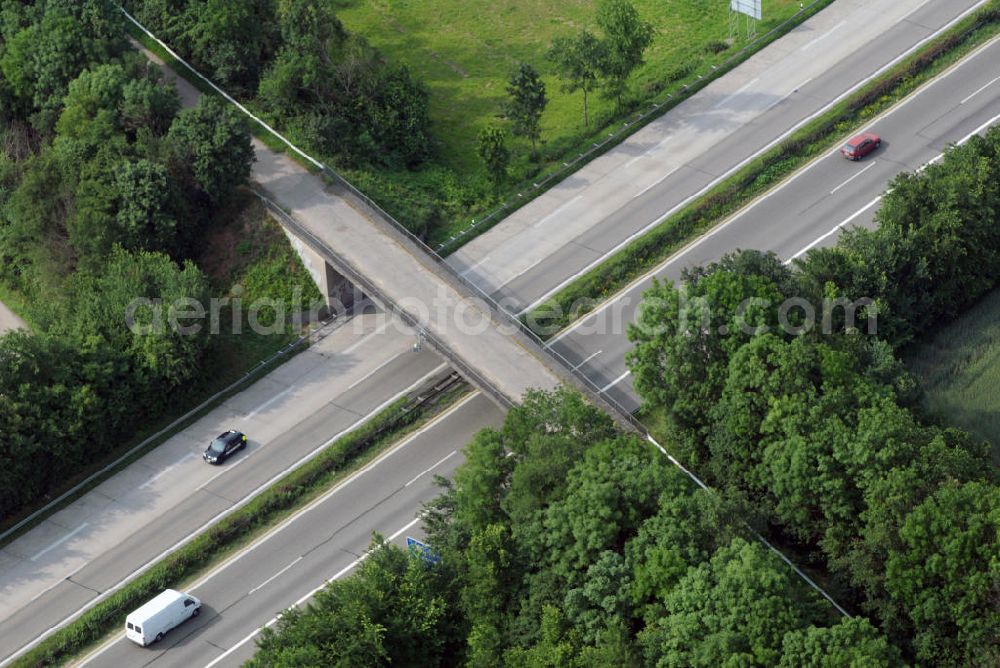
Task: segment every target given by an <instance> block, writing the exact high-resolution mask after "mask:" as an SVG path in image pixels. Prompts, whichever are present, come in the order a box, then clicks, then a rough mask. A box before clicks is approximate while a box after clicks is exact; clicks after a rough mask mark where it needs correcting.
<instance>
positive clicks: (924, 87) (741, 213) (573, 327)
mask: <svg viewBox="0 0 1000 668" xmlns="http://www.w3.org/2000/svg"><path fill="white" fill-rule="evenodd" d="M998 42H1000V37H994V38H993V39H991V40H990V41H988V42H986V43H985V44H983V45H982V46H981V47H980V48H978V49H976V50H975V51H973V52H972V53H970V54H969V55H967V56H966V57H965V58H963V59H962V60H960V61H958V62H957V63H955V64H953V65H952V66H951V67H950V68H948V69H947V70H946V71H945V72H943V73H941V74H940V75H939V76H938V77H935V78H934V79H931V80H930V81H928V82H926V83H925V84H924V85H922V86H921V87H920V88H918V89H917V90H915V91H913V92H912V93H910V94H909V95H908V96H907V97H906V98H905V99H903V100H902V101H900V102H899V103H898V104H897V105H895V106H893V107H892V108H890V109H887V110H886V111H885V112H884V113H883V114H880V115H879V116H877V117H876V118H874V119H873V120H872V121H871V122H870V123H869V124H868V125H866V126H864V127H863V129H861V130H859V131H857V132H865V131H867V130H868V129H870V128H871V127H872V126H874V125H875V124H876V123H879V122H881V121H883V120H884V119H885V118H887V117H888V116H890V115H892V114H893V113H895V112H896V111H898V110H899V109H901V108H902V107H904V106H905V105H906V104H908V103H910V102H912V101H913V100H915V99H916V98H917V97H918V96H919V95H920V94H921V93H923V92H924V91H926V90H927V89H929V88H931V87H932V86H933V85H934V84H935V83H936V82H938V81H940V80H942V79H944V78H945V77H947V76H949V75H951V74H953V73H954V72H956V71H958V70H959V69H960V68H961V66H962V65H964V64H966V63H969V62H971V61H972V60H973V59H974V58H975V57H976V56H978V55H980V54H981V53H982V52H983V51H985V50H986V49H988V48H990V47H992V46H994V45H995V44H996V43H998ZM972 134H976V133H975V132H973V133H972ZM971 136H972V135H971V134H970V135H969V136H968V137H966V138H965V139H963V140H962V141H961V142H959V143H964V142H965V141H968V139H969V138H970V137H971ZM838 150H840V149H839V148H837V147H834V148H833V149H831V150H830V151H828V152H827V153H824V154H821V155H819V156H817V157H816V158H814V159H813V160H812V161H810V162H809V163H808V164H806V165H805V166H803V167H802V168H801V169H799V170H798V171H797V172H795V173H794V174H792V175H791V176H789V177H788V178H787V179H785V180H784V181H782V182H781V183H780V184H779V185H778V186H776V187H775V188H773V189H772V190H770V191H768V192H767V193H765V194H763V195H761V196H760V197H758V198H757V199H755V200H753V201H752V202H750V203H749V204H747V205H746V206H745V207H743V208H742V209H740V210H739V211H737V212H736V213H734V214H733V215H732V216H730V217H729V218H727V219H726V220H724V221H723V222H721V223H719V224H718V225H716V226H715V227H713V228H712V229H711V230H709V231H708V232H706V233H705V234H703V235H702V236H700V237H698V238H697V239H694V240H692V241H691V242H690V243H688V244H687V245H686V246H684V247H683V248H681V249H680V250H678V251H677V252H676V253H674V254H673V255H671V256H670V257H668V258H667V259H666V260H664V261H663V262H662V263H661V264H659V265H657V266H656V267H654V268H653V269H650V270H649V271H648V272H646V273H645V274H642V275H641V276H638V277H637V278H635V279H634V280H633V281H632V282H631V283H629V284H628V285H626V286H625V287H624V288H622V289H621V290H619V291H618V292H617V293H616V294H615V295H613V296H612V297H610V298H608V299H607V300H605V301H604V302H603V303H602V304H601V305H600V306H598V307H597V308H595V309H594V310H593V311H591V312H590V313H588V314H587V315H586V316H585V317H583V318H581V319H579V320H577V321H575V322H573V323H572V324H570V325H569V326H568V327H566V328H565V329H563V330H562V331H561V332H559V333H558V334H556V335H555V336H554V337H552V338H551V339H549V341H548V342H547V343H546V344H545V347H546V348H547V347H549V346H552V345H554V344H555V343H556V342H557V341H559V340H560V339H562V338H563V337H565V336H567V335H569V334H571V333H572V332H573V331H575V330H576V329H578V328H580V327H581V326H583V325H584V324H586V323H588V322H590V321H591V320H593V319H594V318H595V317H596V316H597V315H598V314H599V313H601V312H603V311H604V310H606V309H607V308H609V307H610V306H612V305H613V304H615V303H616V302H617V301H618V300H619V299H621V298H622V297H623V296H624V295H626V294H628V293H629V292H631V291H632V290H634V289H635V287H636V286H637V285H640V284H641V283H643V282H645V281H647V280H649V279H650V277H652V276H656V275H657V274H659V273H660V272H662V271H663V270H664V269H666V268H667V267H669V266H670V265H671V264H673V263H674V262H676V261H677V260H680V259H682V258H683V257H684V256H685V255H686V254H687V253H689V252H690V251H692V250H693V249H694V248H696V247H697V246H699V245H700V244H701V243H702V242H704V241H707V240H708V239H710V238H712V237H713V236H715V235H716V234H718V233H719V232H721V231H722V230H723V229H725V228H726V227H728V226H729V225H731V224H732V223H733V222H735V221H737V220H739V218H740V217H742V216H744V215H746V214H747V213H748V212H749V211H750V210H752V209H753V208H755V207H756V206H757V205H758V204H760V203H761V202H763V201H765V200H766V199H768V198H769V197H771V196H772V195H774V194H776V193H777V192H779V191H781V190H783V189H784V188H786V187H788V186H789V185H790V184H792V183H793V182H794V181H795V180H797V179H798V178H799V177H800V176H802V175H803V174H805V173H806V172H807V171H809V170H810V169H812V168H813V167H814V166H816V165H817V164H818V163H820V162H821V161H823V160H825V159H827V158H828V157H830V156H832V155H834V154H835V153H836V152H837V151H838ZM940 159H941V156H940V155H939V156H937V157H936V158H935V160H932V161H931V162H934V161H936V160H940ZM675 208H676V207H675ZM670 215H672V214H667V216H670ZM659 220H662V218H660V219H659ZM605 257H607V256H605ZM581 273H583V272H581ZM573 278H575V276H574V277H573ZM569 280H572V279H569ZM569 280H567V281H565V282H569ZM556 291H557V290H553V291H551V292H556ZM551 292H550V293H549V294H551ZM544 299H545V297H543V298H542V299H540V300H538V301H536V302H535V305H537V304H539V303H541V301H542V300H544ZM533 306H534V305H533ZM533 306H529V307H527V308H525V309H524V310H523V311H521V313H524V312H525V311H528V310H530V309H531V308H533ZM519 315H520V314H519Z"/></svg>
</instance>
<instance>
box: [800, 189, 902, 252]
mask: <svg viewBox="0 0 1000 668" xmlns="http://www.w3.org/2000/svg"><path fill="white" fill-rule="evenodd" d="M883 197H884V195H879V196H878V197H876V198H875V199H873V200H872V201H870V202H868V204H865V205H864V206H863V207H861V208H860V209H858V210H857V211H855V212H854V213H852V214H851V215H850V216H848V217H847V219H845V220H844V221H843V222H840V223H837V224H836V225H835V226H834V227H833V229H831V230H830V231H828V232H826V233H825V234H823V235H821V236H819V237H816V238H815V239H813V240H812V241H810V242H809V244H808V245H807V246H806V247H805V248H803V249H802V250H800V251H799V252H798V253H796V254H795V255H793V256H792V257H790V258H788V259H787V260H785V264H791V263H792V262H794V261H795V260H797V259H798V258H799V257H800V256H802V255H804V254H805V253H807V252H809V251H811V250H812V249H813V248H815V247H816V246H818V245H819V244H821V243H823V242H824V241H825V240H826V239H827V238H829V237H830V235H832V234H834V233H835V232H837V231H838V230H840V228H842V227H844V226H846V225H848V224H850V223H851V222H852V221H853V220H854V219H856V218H857V217H858V216H860V215H861V214H863V213H864V212H865V211H867V210H868V209H870V208H872V207H873V206H875V205H876V204H878V203H879V202H881V201H882V198H883Z"/></svg>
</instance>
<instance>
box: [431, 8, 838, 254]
mask: <svg viewBox="0 0 1000 668" xmlns="http://www.w3.org/2000/svg"><path fill="white" fill-rule="evenodd" d="M832 2H833V0H817V1H815V2H812V3H810V4H808V5H807V6H805V7H804V8H802V9H800V10H799V11H798V12H797V13H796V14H794V15H793V16H791V17H789V18H787V19H785V20H784V21H783V22H781V23H780V24H779V25H777V26H775V27H774V28H772V29H771V30H770V31H769V32H767V33H766V34H764V35H760V36H758V37H756V38H755V39H754V41H752V42H749V43H747V44H746V45H744V46H743V47H742V48H740V50H739V51H737V52H736V53H735V54H732V55H728V56H726V58H725V59H720V58H713V57H709V58H707V59H706V60H705V61H704V62H702V63H700V65H701V66H700V67H695V66H694V65H693V64H690V66H689V67H688V66H687V65H685V66H682V69H687V70H688V73H687V74H685V75H684V76H682V77H679V78H678V79H676V80H674V81H672V82H671V84H670V86H669V92H667V93H665V92H664V91H665V90H666V88H665V89H664V91H660V92H657V93H656V94H652V95H649V96H646V97H643V98H642V99H638V100H634V101H633V102H632V103H631V104H630V105H629V110H628V111H617V112H614V113H611V114H610V115H609V116H608V117H607V118H605V119H603V120H600V121H598V122H596V123H595V127H594V129H593V130H592V131H590V132H587V133H586V134H585V135H584V136H582V137H577V138H572V139H571V138H568V137H559V138H557V139H553V140H551V141H552V144H553V145H559V146H560V147H561V148H558V149H556V150H552V151H551V155H547V156H546V158H545V162H547V163H549V164H548V166H547V167H542V168H539V169H538V171H536V172H533V173H532V174H530V175H529V178H527V179H526V180H525V181H523V182H521V183H519V184H517V185H515V186H513V187H507V188H505V192H506V195H505V197H506V199H505V200H504V201H503V203H501V204H500V205H499V206H496V207H494V208H493V209H492V210H489V211H486V212H483V213H482V214H480V215H479V216H478V217H476V218H474V219H473V220H472V222H471V223H470V222H466V221H462V222H461V223H458V224H451V225H449V226H447V227H444V228H440V229H434V230H432V231H431V238H430V239H429V242H428V243H430V244H431V246H435V244H436V248H435V252H437V253H438V254H439V255H442V256H446V255H448V254H450V253H453V252H455V251H457V250H458V249H459V248H461V247H462V246H464V245H465V244H467V243H469V242H470V241H472V240H473V239H475V238H476V237H478V236H479V235H480V234H484V233H486V232H488V231H489V230H490V229H492V228H493V227H494V226H496V225H498V224H499V223H501V222H503V220H504V219H505V218H506V217H507V216H509V215H511V214H512V213H514V212H515V211H517V210H518V209H520V208H521V207H524V206H526V205H527V204H528V203H529V202H531V201H532V200H534V199H536V198H538V197H540V196H541V195H543V194H545V193H546V192H548V191H549V190H551V189H552V188H554V187H556V186H558V185H559V184H560V183H561V182H562V181H563V180H564V179H566V178H567V177H569V176H570V175H572V174H575V173H576V172H578V171H579V170H581V169H583V168H584V167H585V166H586V165H587V164H589V163H590V162H592V161H593V160H596V159H597V158H599V157H601V156H602V155H604V154H605V153H607V152H609V151H610V150H612V149H613V148H615V147H616V146H618V145H620V144H622V143H623V142H625V141H626V140H628V138H629V137H631V136H632V135H634V134H635V133H636V132H638V131H639V130H641V129H642V128H644V127H646V126H647V125H649V124H650V123H652V122H653V121H655V120H656V119H658V118H661V117H662V116H663V115H664V114H666V113H667V112H669V111H670V110H671V109H673V108H674V107H676V106H677V105H679V104H681V103H682V102H684V101H686V100H688V99H690V98H691V97H693V96H694V95H695V94H697V93H698V92H700V91H701V90H702V89H703V88H705V87H707V86H708V85H709V84H711V83H712V82H714V81H716V80H717V79H719V78H720V77H723V76H725V75H726V74H728V73H729V72H731V71H732V70H734V69H736V68H737V67H739V66H740V65H742V64H743V63H745V62H746V61H747V60H749V59H750V58H752V57H753V56H754V55H756V54H757V53H759V52H760V51H762V50H763V49H764V48H765V47H767V46H769V45H771V44H773V43H774V42H776V41H777V40H779V39H781V38H782V37H784V36H785V35H787V34H788V33H790V32H791V31H792V30H794V29H795V28H797V27H799V26H800V25H802V24H803V23H805V22H806V21H808V20H809V19H811V18H812V17H814V16H815V15H816V14H819V12H820V11H822V10H823V9H825V8H826V7H828V6H829V5H830V4H831V3H832ZM636 109H641V110H640V111H636Z"/></svg>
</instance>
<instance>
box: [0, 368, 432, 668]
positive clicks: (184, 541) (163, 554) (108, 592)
mask: <svg viewBox="0 0 1000 668" xmlns="http://www.w3.org/2000/svg"><path fill="white" fill-rule="evenodd" d="M401 354H406V353H401ZM446 368H448V365H447V364H441V365H440V366H438V367H436V368H435V369H434V370H433V371H431V372H429V373H427V374H425V375H424V376H423V377H421V378H420V379H419V380H417V381H416V382H415V383H413V384H412V385H410V386H409V387H407V388H406V389H404V390H402V391H400V392H398V393H397V394H395V395H393V396H392V397H391V398H389V399H387V400H386V401H384V402H383V403H382V404H380V405H379V406H377V407H376V408H374V409H373V410H372V411H370V412H369V413H368V414H367V415H365V416H364V417H362V418H359V419H358V420H357V421H356V422H354V423H353V424H351V425H350V426H349V427H347V428H346V429H344V430H342V431H341V432H340V433H338V434H337V435H336V436H334V437H333V438H331V439H329V440H328V441H326V442H325V443H324V444H323V445H321V446H319V447H317V448H316V449H315V450H313V451H312V452H310V453H309V454H307V455H306V456H304V457H303V458H301V459H300V460H299V461H297V462H295V463H294V464H292V465H291V466H289V467H287V468H286V469H285V470H283V471H281V472H279V473H277V474H276V475H275V476H273V477H272V478H271V479H270V480H268V481H267V482H265V483H263V484H262V485H260V487H258V488H257V489H255V490H254V491H253V492H251V493H250V494H248V495H246V496H244V497H243V498H242V499H240V500H239V501H238V502H237V503H234V504H233V505H232V506H230V507H229V508H227V509H226V510H224V511H223V512H221V513H220V514H218V515H216V516H215V517H213V518H212V519H211V520H209V521H208V522H205V523H204V524H203V525H202V526H200V527H198V528H197V529H195V530H194V531H193V532H191V533H189V534H188V535H186V536H185V537H184V538H182V539H180V540H179V541H177V542H176V543H174V544H173V545H171V546H170V547H168V548H167V549H166V550H164V551H162V552H161V553H160V554H158V555H156V556H155V557H153V558H152V559H150V560H149V561H147V562H146V563H145V564H143V565H142V566H140V567H139V568H137V569H136V570H134V571H132V572H131V573H130V574H129V575H127V576H125V578H123V579H122V580H119V581H118V583H117V584H115V585H112V586H111V587H109V588H108V589H105V590H104V591H103V592H102V593H101V594H99V595H98V596H96V597H94V598H93V599H91V600H90V601H88V602H87V603H86V604H84V605H83V606H81V607H80V608H79V609H77V610H76V611H75V612H73V613H71V614H70V615H67V616H66V617H64V618H63V619H62V620H60V621H58V622H56V623H55V624H54V625H53V626H51V627H49V628H48V629H47V630H45V631H43V632H42V633H41V634H39V635H38V637H37V638H35V639H34V640H32V641H31V642H29V643H28V644H26V645H24V646H22V647H20V648H19V649H18V650H17V651H16V652H13V653H12V654H10V655H8V656H7V657H5V658H4V659H3V660H2V661H0V666H5V665H7V664H8V663H10V662H12V661H14V660H15V659H17V658H18V657H19V656H21V655H22V654H24V653H25V652H28V651H30V650H31V649H32V648H34V647H35V646H37V645H38V644H39V643H41V642H42V641H43V640H45V639H46V638H48V637H49V636H50V635H52V634H53V633H54V632H55V631H57V630H58V629H60V628H61V627H63V626H65V625H66V624H68V623H70V622H72V621H74V620H75V619H76V618H77V617H79V616H80V615H82V614H83V613H85V612H86V611H87V610H89V609H90V608H92V607H94V606H95V605H97V604H98V603H100V602H101V601H103V600H105V599H107V598H108V597H109V596H111V595H113V594H114V593H115V592H117V591H118V590H119V589H121V588H122V587H124V586H125V585H127V584H128V583H129V582H131V581H132V580H134V579H136V578H137V577H139V576H140V575H142V574H143V573H145V572H146V571H147V570H149V569H150V568H152V567H153V565H155V564H156V563H157V562H158V561H160V560H161V559H163V558H164V557H166V556H168V555H169V554H172V553H173V552H176V551H177V550H179V549H180V548H182V547H183V546H184V545H186V544H187V543H189V542H190V541H192V540H194V539H195V538H196V537H197V536H198V535H200V534H201V532H203V531H205V530H206V529H208V528H209V527H210V526H211V525H212V524H214V523H216V522H218V521H219V520H221V519H222V518H224V517H226V516H227V515H229V514H230V513H233V512H235V511H236V510H238V509H239V508H242V507H243V506H245V505H246V504H248V503H249V502H250V501H252V500H253V499H255V498H256V497H257V496H258V495H259V494H260V493H261V492H263V491H264V490H265V489H267V488H268V487H269V486H271V485H272V484H274V483H275V482H276V481H277V480H279V479H281V477H282V476H284V475H286V474H287V473H289V472H291V471H293V470H295V469H297V468H298V467H299V466H302V465H303V464H305V463H306V462H308V461H309V460H311V459H313V458H314V457H316V456H317V455H319V453H320V452H322V451H323V450H324V449H326V448H327V447H328V446H329V445H330V443H332V442H333V441H336V440H337V439H339V438H341V437H343V436H345V435H346V434H349V433H350V432H352V431H355V430H356V429H358V428H360V427H361V426H363V425H364V424H366V423H367V422H368V421H369V420H370V419H371V418H372V417H373V416H374V415H376V414H378V412H379V411H381V410H382V409H384V408H385V407H386V406H389V405H390V404H392V403H393V402H394V401H396V400H397V399H399V398H400V397H402V396H404V395H406V394H407V393H408V392H410V391H412V390H413V389H415V388H417V387H419V386H420V385H421V384H422V383H424V382H426V380H427V379H429V378H431V377H432V376H434V374H436V373H440V372H441V371H443V370H444V369H446ZM102 651H103V650H102ZM88 660H89V659H88Z"/></svg>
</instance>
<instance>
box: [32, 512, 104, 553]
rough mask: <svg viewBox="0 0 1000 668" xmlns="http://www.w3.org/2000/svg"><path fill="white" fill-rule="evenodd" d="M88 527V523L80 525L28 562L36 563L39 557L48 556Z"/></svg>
mask: <svg viewBox="0 0 1000 668" xmlns="http://www.w3.org/2000/svg"><path fill="white" fill-rule="evenodd" d="M88 526H90V523H89V522H84V523H83V524H81V525H80V526H78V527H77V528H75V529H73V530H72V531H70V532H69V533H68V534H66V535H65V536H63V537H62V538H60V539H59V540H57V541H56V542H54V543H52V544H51V545H49V546H48V547H47V548H45V549H44V550H42V551H40V552H39V553H38V554H36V555H35V556H33V557H31V558H30V559H29V560H28V561H38V558H39V557H41V556H44V555H46V554H48V553H49V552H51V551H52V550H54V549H56V548H57V547H59V546H60V545H62V544H63V543H65V542H66V541H68V540H69V539H70V538H72V537H73V536H75V535H76V534H78V533H80V532H81V531H83V530H84V529H86V528H87V527H88Z"/></svg>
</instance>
